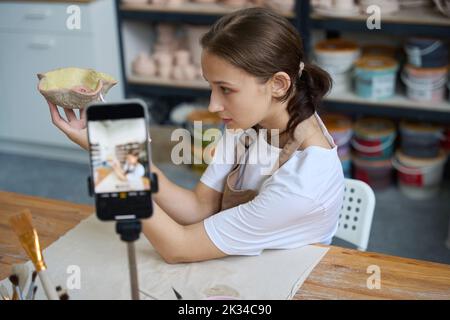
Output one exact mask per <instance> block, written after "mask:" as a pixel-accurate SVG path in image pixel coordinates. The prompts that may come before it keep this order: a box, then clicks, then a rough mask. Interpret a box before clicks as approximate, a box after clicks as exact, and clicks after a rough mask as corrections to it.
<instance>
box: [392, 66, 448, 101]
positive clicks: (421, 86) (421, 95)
mask: <svg viewBox="0 0 450 320" xmlns="http://www.w3.org/2000/svg"><path fill="white" fill-rule="evenodd" d="M447 73H448V69H447V67H444V68H416V67H413V66H411V65H406V66H405V68H404V70H403V73H402V76H401V78H402V81H403V83H404V84H405V85H406V95H407V96H408V98H409V99H411V100H416V101H430V102H437V103H439V102H441V101H443V100H444V97H445V84H446V82H447Z"/></svg>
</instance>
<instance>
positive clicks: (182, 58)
mask: <svg viewBox="0 0 450 320" xmlns="http://www.w3.org/2000/svg"><path fill="white" fill-rule="evenodd" d="M190 61H191V53H190V52H189V51H188V50H178V51H176V52H175V64H176V65H177V66H187V65H189V64H190Z"/></svg>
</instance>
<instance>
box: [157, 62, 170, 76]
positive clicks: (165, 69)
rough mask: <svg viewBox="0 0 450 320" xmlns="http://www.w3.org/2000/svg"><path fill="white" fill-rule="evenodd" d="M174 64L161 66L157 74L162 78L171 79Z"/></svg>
mask: <svg viewBox="0 0 450 320" xmlns="http://www.w3.org/2000/svg"><path fill="white" fill-rule="evenodd" d="M172 69H173V67H172V65H169V66H159V67H158V69H157V75H158V76H159V77H160V78H162V79H170V77H171V75H172Z"/></svg>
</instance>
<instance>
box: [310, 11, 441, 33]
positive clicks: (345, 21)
mask: <svg viewBox="0 0 450 320" xmlns="http://www.w3.org/2000/svg"><path fill="white" fill-rule="evenodd" d="M367 17H368V15H367V14H363V13H361V14H359V15H355V16H349V17H329V16H324V15H320V14H318V13H316V12H314V11H312V12H311V14H310V18H311V22H312V26H313V27H314V28H320V29H327V30H337V31H356V32H357V31H360V32H369V33H370V32H378V33H387V34H395V35H405V34H406V35H422V36H436V37H445V38H448V35H449V34H450V18H449V17H446V16H445V15H444V14H442V13H441V12H439V11H438V10H437V9H436V8H431V7H422V8H402V9H401V10H400V11H398V12H396V13H393V14H386V15H383V16H382V19H381V29H380V30H376V29H374V30H368V29H367V26H366V20H367ZM406 27H407V28H408V30H405V28H406Z"/></svg>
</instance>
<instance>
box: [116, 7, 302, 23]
mask: <svg viewBox="0 0 450 320" xmlns="http://www.w3.org/2000/svg"><path fill="white" fill-rule="evenodd" d="M247 7H250V6H247ZM119 8H120V15H121V17H122V18H124V19H141V20H151V21H153V22H183V23H194V24H211V23H213V22H214V21H216V20H217V19H218V18H220V17H221V16H223V15H225V14H227V13H230V12H233V11H235V10H237V9H235V8H232V7H227V6H224V5H220V4H216V3H191V2H185V3H183V4H180V5H177V6H167V5H155V4H126V3H122V4H121V5H120V7H119ZM281 14H282V15H283V16H285V17H287V18H289V19H294V18H295V13H294V12H281Z"/></svg>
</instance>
